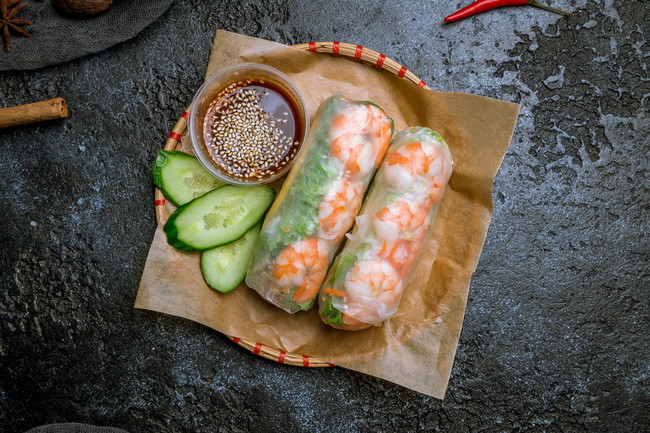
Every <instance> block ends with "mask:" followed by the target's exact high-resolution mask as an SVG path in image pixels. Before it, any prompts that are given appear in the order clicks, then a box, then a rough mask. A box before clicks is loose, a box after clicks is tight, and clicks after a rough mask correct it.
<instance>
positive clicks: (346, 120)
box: [330, 105, 391, 175]
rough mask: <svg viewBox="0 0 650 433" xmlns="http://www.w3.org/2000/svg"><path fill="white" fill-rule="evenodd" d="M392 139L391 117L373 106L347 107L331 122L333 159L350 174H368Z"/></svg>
mask: <svg viewBox="0 0 650 433" xmlns="http://www.w3.org/2000/svg"><path fill="white" fill-rule="evenodd" d="M390 138H391V121H390V118H389V117H388V116H387V115H386V113H384V112H383V110H381V109H380V108H377V107H375V106H373V105H355V106H351V107H348V108H347V109H346V110H345V111H344V112H343V113H341V114H339V115H338V116H336V117H335V118H334V120H333V121H332V129H331V131H330V139H331V140H332V141H331V143H332V156H334V158H336V159H338V160H339V161H340V162H341V163H342V164H344V165H345V170H346V171H348V172H350V174H353V175H356V174H357V173H361V174H362V175H364V174H367V173H369V172H370V171H371V170H372V169H373V167H377V166H379V164H380V163H381V160H382V159H383V157H384V154H385V153H386V149H387V147H388V144H389V143H390Z"/></svg>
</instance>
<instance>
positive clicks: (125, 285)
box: [0, 0, 650, 433]
mask: <svg viewBox="0 0 650 433" xmlns="http://www.w3.org/2000/svg"><path fill="white" fill-rule="evenodd" d="M464 3H465V2H464V1H459V0H455V1H451V2H436V1H428V2H422V1H414V0H405V1H400V2H391V1H381V2H376V3H370V2H369V3H367V4H364V3H361V2H359V3H351V4H350V3H348V2H344V1H339V0H334V1H328V2H318V1H303V0H299V1H298V0H294V1H288V2H284V1H279V0H276V1H264V2H262V1H241V2H235V1H220V2H212V1H207V0H204V1H177V2H175V3H174V5H173V6H172V7H171V8H170V10H169V11H168V12H167V13H165V14H164V15H163V16H162V17H161V18H160V19H159V20H158V21H157V22H156V23H154V24H153V25H151V26H150V27H148V28H147V29H145V31H143V32H142V33H141V34H140V35H138V36H137V37H136V38H135V39H133V40H130V41H127V42H125V43H123V44H121V45H118V46H116V47H113V48H111V49H109V50H107V51H104V52H102V53H99V54H96V55H93V56H91V57H86V58H83V59H78V60H75V61H72V62H70V63H67V64H63V65H59V66H54V67H49V68H46V69H41V70H37V71H30V72H13V73H12V72H10V73H0V105H1V106H11V105H18V104H23V103H28V102H33V101H36V100H42V99H49V98H52V97H57V96H61V97H64V98H65V99H66V100H67V101H68V103H69V106H70V117H69V118H67V119H65V120H63V121H53V122H47V123H43V124H38V125H31V126H24V127H16V128H12V129H7V130H1V131H0V185H1V188H0V221H1V227H2V229H1V230H0V242H1V244H0V330H1V338H0V430H1V431H2V432H22V431H25V430H27V429H28V428H31V427H34V426H37V425H41V424H46V423H52V422H65V421H68V422H72V421H75V422H83V423H91V424H97V425H112V426H115V427H120V428H123V429H125V430H128V431H130V432H132V433H135V432H208V431H209V432H217V431H218V432H237V431H261V432H266V431H289V432H311V431H327V432H334V431H346V432H347V431H359V432H393V431H400V432H402V431H450V432H493V431H503V432H510V431H520V432H528V431H531V432H532V431H535V432H536V431H540V432H586V431H590V432H591V431H598V432H643V431H648V430H650V392H649V385H650V384H649V383H648V380H649V379H648V374H649V373H650V366H649V362H650V357H649V353H648V352H649V350H648V337H647V335H648V330H649V329H650V320H649V319H650V318H649V315H650V295H649V290H650V287H649V286H650V284H649V266H648V258H649V255H650V254H649V253H650V251H649V250H650V248H649V236H648V232H649V228H650V227H649V212H648V211H649V209H648V207H649V187H650V181H649V180H648V174H649V173H648V167H649V162H648V161H649V159H648V157H649V156H650V139H649V138H648V131H649V130H650V122H649V120H648V112H649V109H648V102H649V99H648V94H649V93H650V84H649V81H648V51H649V49H648V43H647V41H646V37H647V33H648V30H649V28H650V26H649V18H648V14H649V11H650V2H647V1H626V2H613V1H611V0H607V1H601V2H594V1H585V0H557V1H551V0H549V1H548V2H547V3H552V4H553V5H555V6H557V7H562V8H565V9H572V10H576V14H575V15H574V16H573V17H569V18H564V17H561V16H558V15H554V14H550V13H548V12H545V11H542V10H539V9H535V8H531V7H519V8H504V9H500V10H496V11H492V12H490V13H487V14H483V15H481V16H478V17H475V18H472V19H468V20H464V21H461V22H458V23H456V24H453V25H443V24H441V23H442V18H443V17H444V16H446V15H447V14H449V13H451V12H453V11H454V10H455V9H457V7H459V6H462V5H463V4H464ZM217 28H223V29H227V30H231V31H236V32H240V33H244V34H248V35H252V36H258V37H262V38H267V39H272V40H275V41H278V42H283V43H288V44H293V43H299V42H306V41H310V40H340V41H346V42H353V43H358V44H362V45H365V46H368V47H371V48H374V49H376V50H379V51H382V52H384V53H386V54H387V55H389V56H391V57H394V58H396V59H397V60H399V61H401V62H403V63H404V64H405V65H407V66H408V67H409V68H410V69H411V70H413V71H414V72H415V73H416V74H418V75H420V76H421V77H422V78H423V79H424V80H425V81H427V83H428V84H430V86H431V87H432V88H435V89H440V90H451V91H462V92H470V93H474V94H478V95H484V96H490V97H496V98H500V99H504V100H508V101H514V102H520V103H521V104H522V111H521V117H520V119H519V122H518V126H517V129H516V131H515V135H514V138H513V140H512V143H511V146H510V149H509V151H508V153H507V155H506V158H505V160H504V162H503V166H502V168H501V171H500V172H499V174H498V176H497V179H496V182H495V186H494V194H493V195H494V216H493V220H492V224H491V227H490V230H489V232H488V236H487V240H486V243H485V249H484V251H483V254H482V257H481V261H480V264H479V267H478V270H477V272H476V274H475V276H474V278H473V280H472V284H471V288H470V296H469V301H468V305H467V311H466V314H465V323H464V328H463V332H462V335H461V339H460V344H459V346H458V352H457V356H456V363H455V366H454V369H453V373H452V376H451V380H450V385H449V390H448V392H447V396H446V398H445V400H444V401H439V400H435V399H433V398H429V397H425V396H423V395H420V394H417V393H414V392H411V391H408V390H405V389H403V388H400V387H398V386H396V385H393V384H390V383H387V382H384V381H382V380H379V379H375V378H372V377H368V376H364V375H361V374H357V373H354V372H350V371H347V370H344V369H340V368H333V369H304V368H297V367H289V366H281V365H278V364H276V363H273V362H270V361H267V360H265V359H262V358H259V357H256V356H253V355H250V354H249V353H247V352H246V351H244V350H243V349H241V348H239V347H237V346H236V345H234V344H233V343H232V342H230V341H229V340H227V339H226V338H225V337H223V336H222V335H220V334H218V333H216V332H214V331H212V330H210V329H207V328H205V327H203V326H201V325H198V324H195V323H192V322H189V321H186V320H182V319H178V318H175V317H170V316H165V315H162V314H155V313H152V312H147V311H139V310H135V309H133V308H132V305H133V302H134V299H135V294H136V290H137V285H138V281H139V277H140V273H141V271H142V268H143V265H144V260H145V257H146V253H147V250H148V247H149V243H150V241H151V239H152V236H153V233H154V229H155V216H154V210H153V206H152V194H153V184H152V180H151V175H150V169H149V167H150V163H151V161H152V160H153V158H154V155H155V153H156V150H157V149H159V148H160V147H161V146H162V144H163V142H164V139H165V137H166V136H167V134H168V133H169V131H170V129H171V127H172V125H173V124H174V122H175V120H176V119H177V118H178V115H179V113H181V112H182V111H183V109H184V108H185V107H186V105H187V104H188V103H189V102H190V100H191V97H192V95H193V93H194V91H195V90H196V89H197V87H198V86H199V85H200V83H201V81H202V78H203V74H204V70H205V67H206V64H207V59H208V54H209V51H210V48H211V44H212V38H213V35H214V31H215V30H216V29H217ZM1 56H2V53H1V52H0V61H1V60H2V57H1Z"/></svg>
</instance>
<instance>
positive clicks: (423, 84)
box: [418, 80, 427, 87]
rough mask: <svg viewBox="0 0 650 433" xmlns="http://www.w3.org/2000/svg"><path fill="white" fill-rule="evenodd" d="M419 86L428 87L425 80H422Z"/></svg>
mask: <svg viewBox="0 0 650 433" xmlns="http://www.w3.org/2000/svg"><path fill="white" fill-rule="evenodd" d="M418 86H420V87H427V83H425V82H424V81H423V80H420V82H419V83H418Z"/></svg>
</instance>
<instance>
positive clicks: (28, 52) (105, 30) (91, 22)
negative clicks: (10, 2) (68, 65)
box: [0, 0, 172, 71]
mask: <svg viewBox="0 0 650 433" xmlns="http://www.w3.org/2000/svg"><path fill="white" fill-rule="evenodd" d="M171 3H172V0H114V1H113V5H112V6H111V8H110V9H109V10H107V11H106V12H104V13H102V14H100V15H96V16H94V17H89V18H83V19H75V18H69V17H66V16H63V15H62V14H61V13H59V12H58V11H56V10H55V9H54V5H53V2H52V1H51V0H48V1H44V2H36V1H33V0H29V1H27V3H26V4H27V6H25V8H24V9H23V10H22V11H20V13H19V14H18V16H19V17H20V18H22V19H24V20H27V21H32V22H33V23H34V24H33V25H29V26H24V27H23V29H24V30H25V31H26V32H28V33H30V34H31V35H32V36H31V37H29V38H27V37H24V36H20V35H17V34H15V33H12V34H11V50H10V51H5V50H4V45H2V46H1V47H0V71H17V70H25V69H36V68H41V67H43V66H49V65H54V64H57V63H63V62H67V61H68V60H72V59H75V58H77V57H81V56H85V55H88V54H93V53H97V52H99V51H102V50H104V49H106V48H108V47H111V46H113V45H115V44H117V43H120V42H123V41H126V40H127V39H130V38H132V37H134V36H135V35H137V34H138V33H139V32H140V31H141V30H142V29H144V28H145V27H147V26H148V25H149V24H151V23H152V22H154V21H155V20H156V19H157V18H158V17H159V16H160V15H162V13H163V12H165V11H166V10H167V8H169V6H170V5H171Z"/></svg>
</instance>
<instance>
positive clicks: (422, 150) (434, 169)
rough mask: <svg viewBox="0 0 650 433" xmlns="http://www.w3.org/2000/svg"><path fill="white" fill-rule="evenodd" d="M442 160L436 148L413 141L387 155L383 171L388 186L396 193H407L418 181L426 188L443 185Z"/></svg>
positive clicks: (432, 145)
mask: <svg viewBox="0 0 650 433" xmlns="http://www.w3.org/2000/svg"><path fill="white" fill-rule="evenodd" d="M442 160H443V158H442V153H441V151H440V149H439V148H438V146H435V145H434V144H433V143H429V142H424V143H422V142H419V141H414V142H411V143H408V144H405V145H403V146H401V147H399V148H397V149H396V150H394V151H392V152H390V153H389V155H388V157H387V158H386V162H385V165H386V167H385V169H384V170H383V173H384V179H386V182H387V183H388V185H389V186H391V187H393V188H395V189H397V190H398V191H408V190H411V189H412V188H413V185H414V184H416V183H417V181H418V180H423V181H425V184H426V186H427V187H429V188H430V187H434V186H435V185H441V184H444V183H445V182H444V181H445V178H444V176H443V174H444V173H443V170H442V165H443V161H442Z"/></svg>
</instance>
